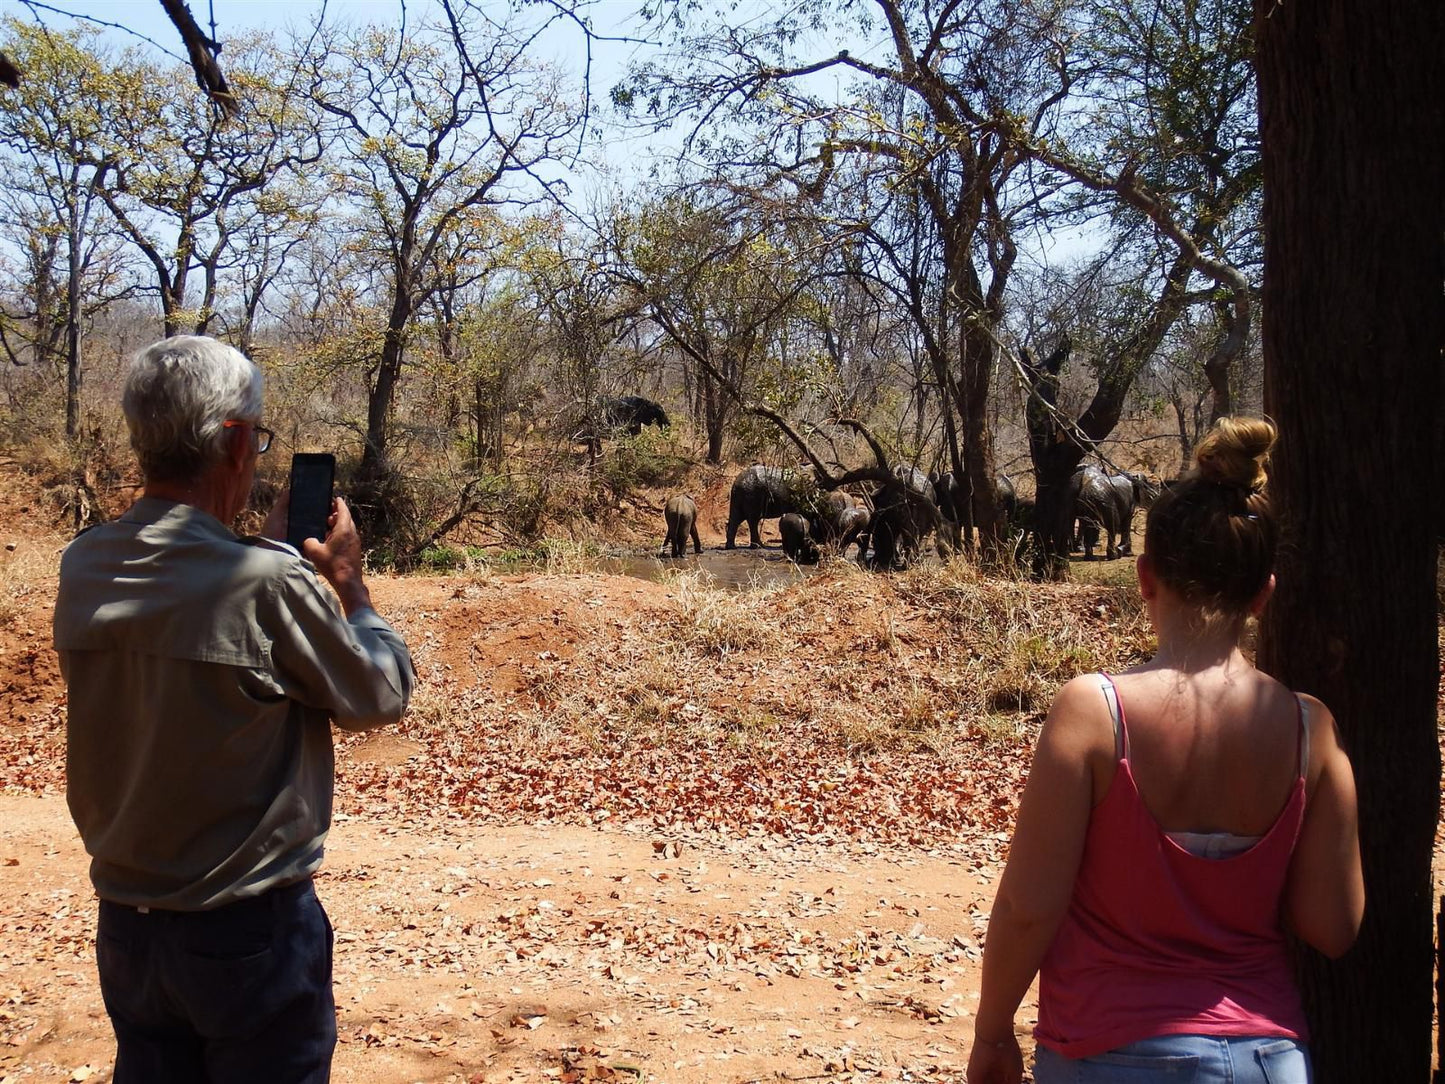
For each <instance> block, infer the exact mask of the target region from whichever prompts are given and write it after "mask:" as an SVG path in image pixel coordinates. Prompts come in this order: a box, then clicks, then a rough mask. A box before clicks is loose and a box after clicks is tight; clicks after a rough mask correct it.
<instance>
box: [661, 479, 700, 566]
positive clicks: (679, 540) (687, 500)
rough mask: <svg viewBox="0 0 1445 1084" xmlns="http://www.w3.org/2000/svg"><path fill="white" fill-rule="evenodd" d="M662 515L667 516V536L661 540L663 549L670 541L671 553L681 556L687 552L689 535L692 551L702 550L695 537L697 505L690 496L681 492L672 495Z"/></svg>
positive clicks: (698, 551)
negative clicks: (674, 495) (689, 536)
mask: <svg viewBox="0 0 1445 1084" xmlns="http://www.w3.org/2000/svg"><path fill="white" fill-rule="evenodd" d="M663 515H664V516H666V517H667V537H666V538H664V539H663V540H662V548H663V549H664V550H666V549H667V546H668V543H671V544H672V555H673V556H674V557H681V556H682V555H683V554H685V553H686V552H687V537H688V535H691V536H692V548H693V552H694V553H701V552H702V542H701V541H700V540H699V539H698V537H697V505H696V504H695V503H694V502H693V499H692V498H691V497H687V496H683V495H681V494H679V495H678V496H676V497H673V498H672V499H671V500H669V501H668V502H667V507H666V509H664V510H663Z"/></svg>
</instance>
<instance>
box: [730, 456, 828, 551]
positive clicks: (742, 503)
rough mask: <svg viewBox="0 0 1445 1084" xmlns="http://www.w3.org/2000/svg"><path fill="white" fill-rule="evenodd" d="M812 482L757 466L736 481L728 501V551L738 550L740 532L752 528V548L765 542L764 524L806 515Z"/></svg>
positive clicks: (777, 469) (795, 473) (770, 468)
mask: <svg viewBox="0 0 1445 1084" xmlns="http://www.w3.org/2000/svg"><path fill="white" fill-rule="evenodd" d="M807 488H808V482H807V480H805V479H804V478H803V477H802V476H800V475H799V474H798V473H797V472H795V471H790V470H784V469H783V468H782V467H765V466H763V465H762V464H761V463H758V464H754V465H753V466H751V467H749V468H748V469H747V470H745V471H743V472H742V473H741V474H739V475H738V476H737V477H736V478H734V479H733V488H732V492H731V494H730V495H729V497H728V531H727V541H726V543H725V544H724V547H725V548H726V549H736V548H737V536H738V528H739V527H740V526H742V524H743V523H744V522H746V523H747V525H748V536H749V542H748V545H749V546H750V547H757V546H761V545H762V544H763V542H762V533H761V527H762V521H763V520H765V519H777V518H778V517H779V516H783V515H787V514H788V513H789V512H802V511H804V510H805V509H804V507H803V503H804V498H805V496H806V492H807Z"/></svg>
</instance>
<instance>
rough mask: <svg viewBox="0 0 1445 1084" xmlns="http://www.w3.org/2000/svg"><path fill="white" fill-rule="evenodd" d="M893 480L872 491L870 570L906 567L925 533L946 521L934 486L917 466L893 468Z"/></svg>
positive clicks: (913, 556) (926, 534)
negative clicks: (871, 568) (939, 506)
mask: <svg viewBox="0 0 1445 1084" xmlns="http://www.w3.org/2000/svg"><path fill="white" fill-rule="evenodd" d="M893 477H894V479H895V480H894V481H893V482H889V483H885V484H883V485H881V486H879V487H878V488H877V489H876V490H874V491H873V515H872V522H871V524H870V527H869V530H870V540H871V541H872V544H873V559H872V563H873V567H874V568H881V569H885V570H888V569H895V568H906V567H907V566H908V565H910V564H911V563H913V561H915V560H916V559H917V558H918V554H919V552H920V550H922V548H923V541H924V539H926V538H927V537H928V532H929V531H932V530H934V529H935V528H937V527H939V526H940V525H942V524H944V523H945V522H946V521H945V520H944V519H943V517H942V514H941V513H940V511H939V509H938V494H937V492H936V491H935V490H934V488H933V483H932V482H930V481H929V480H928V475H926V474H924V473H923V472H922V471H921V470H919V469H918V468H917V467H907V466H897V467H894V468H893Z"/></svg>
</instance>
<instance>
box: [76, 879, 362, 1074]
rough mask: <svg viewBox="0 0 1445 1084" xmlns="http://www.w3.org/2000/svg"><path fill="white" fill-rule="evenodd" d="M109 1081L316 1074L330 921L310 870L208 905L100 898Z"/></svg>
mask: <svg viewBox="0 0 1445 1084" xmlns="http://www.w3.org/2000/svg"><path fill="white" fill-rule="evenodd" d="M95 955H96V963H97V965H98V967H99V970H100V991H101V995H102V996H103V997H104V999H105V1008H106V1011H107V1012H109V1013H110V1020H111V1025H112V1026H113V1027H114V1028H115V1038H116V1056H115V1077H114V1084H203V1082H204V1084H231V1082H234V1084H241V1082H243V1081H244V1082H246V1084H259V1082H262V1081H264V1082H265V1084H325V1082H326V1081H328V1080H329V1079H330V1077H331V1052H332V1050H333V1049H334V1048H335V1046H336V1003H335V1001H334V999H333V997H332V993H331V923H330V922H329V921H328V920H327V918H326V912H325V911H324V910H322V908H321V901H320V900H318V899H317V898H316V892H315V890H314V889H313V888H312V885H311V882H310V881H302V882H300V883H298V884H293V885H287V886H285V887H283V888H277V889H273V890H272V891H270V892H267V893H265V894H264V895H262V896H258V897H256V898H255V899H250V900H242V901H241V902H239V903H233V904H228V905H227V906H224V907H218V908H216V909H215V910H213V911H190V912H185V911H148V912H147V911H139V910H137V909H136V908H134V907H125V906H122V905H120V904H116V903H111V902H109V901H107V900H102V901H101V903H100V925H99V929H98V931H97V935H96V945H95Z"/></svg>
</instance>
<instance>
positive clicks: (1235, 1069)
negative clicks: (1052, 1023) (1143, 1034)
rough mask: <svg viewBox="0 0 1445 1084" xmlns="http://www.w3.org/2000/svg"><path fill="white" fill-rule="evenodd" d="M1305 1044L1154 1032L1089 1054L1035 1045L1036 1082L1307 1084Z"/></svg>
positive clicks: (1309, 1072)
mask: <svg viewBox="0 0 1445 1084" xmlns="http://www.w3.org/2000/svg"><path fill="white" fill-rule="evenodd" d="M1313 1079H1314V1074H1313V1070H1312V1069H1311V1068H1310V1055H1309V1048H1308V1047H1306V1046H1305V1045H1304V1044H1303V1043H1300V1042H1297V1041H1296V1040H1294V1039H1281V1038H1278V1037H1269V1038H1261V1039H1235V1038H1229V1037H1227V1036H1215V1035H1159V1036H1156V1037H1155V1038H1152V1039H1144V1040H1142V1041H1140V1042H1137V1043H1130V1044H1128V1045H1127V1046H1121V1047H1119V1048H1117V1049H1115V1050H1110V1051H1109V1052H1108V1053H1106V1054H1096V1055H1094V1056H1093V1057H1091V1058H1066V1057H1064V1056H1063V1055H1062V1054H1056V1053H1054V1052H1053V1051H1052V1050H1049V1049H1048V1048H1047V1047H1043V1046H1040V1047H1039V1048H1038V1051H1037V1053H1036V1055H1035V1060H1034V1082H1035V1084H1154V1082H1156V1081H1157V1082H1159V1084H1165V1082H1167V1084H1310V1081H1312V1080H1313Z"/></svg>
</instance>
